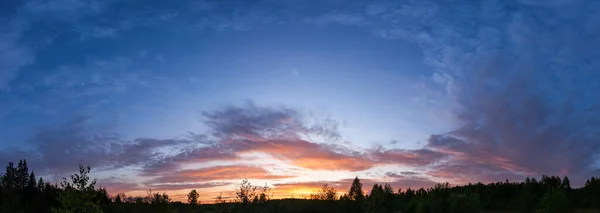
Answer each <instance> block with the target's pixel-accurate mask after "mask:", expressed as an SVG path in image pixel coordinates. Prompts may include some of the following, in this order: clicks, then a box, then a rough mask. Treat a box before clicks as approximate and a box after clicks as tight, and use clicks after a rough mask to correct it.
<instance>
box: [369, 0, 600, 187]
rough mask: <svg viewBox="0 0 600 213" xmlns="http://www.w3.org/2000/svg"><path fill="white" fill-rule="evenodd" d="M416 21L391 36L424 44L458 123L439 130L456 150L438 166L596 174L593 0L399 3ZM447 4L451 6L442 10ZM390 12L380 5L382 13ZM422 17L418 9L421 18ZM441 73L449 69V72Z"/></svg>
mask: <svg viewBox="0 0 600 213" xmlns="http://www.w3.org/2000/svg"><path fill="white" fill-rule="evenodd" d="M400 8H410V9H406V10H405V9H401V10H400V11H405V12H401V13H400V14H401V16H398V19H405V20H414V22H413V23H412V24H410V25H405V26H399V25H396V26H392V25H390V26H389V27H387V28H386V30H385V31H386V32H387V33H388V34H387V35H398V36H396V37H394V36H390V37H388V38H401V39H409V40H412V41H415V42H417V43H418V44H420V45H421V46H422V48H423V51H424V53H425V56H426V61H427V62H428V63H429V64H430V65H431V66H432V67H433V68H434V69H435V70H436V73H435V74H433V77H434V78H433V79H432V81H435V82H438V83H442V84H443V85H442V88H444V91H443V92H444V93H445V94H446V95H447V97H449V99H448V101H450V102H449V103H448V106H451V107H452V108H451V109H450V110H452V111H453V112H454V115H455V118H456V120H457V121H458V122H457V125H458V126H459V127H458V128H457V129H456V130H454V131H451V132H448V133H444V134H439V135H433V136H432V137H431V138H430V140H429V143H428V145H427V147H428V148H430V149H433V150H437V151H440V152H444V153H447V154H448V155H449V156H450V157H449V159H447V161H445V162H443V163H440V164H439V165H438V166H436V167H434V168H433V171H434V172H433V173H431V174H432V175H435V176H441V177H446V174H447V173H451V174H453V176H461V175H463V174H464V175H465V179H476V180H494V179H495V180H497V179H499V178H503V177H505V178H520V177H522V176H523V175H532V174H537V175H539V174H561V175H571V176H574V177H576V178H577V179H578V180H583V178H584V177H585V176H588V175H591V174H594V172H597V171H594V170H593V169H591V168H590V165H591V164H593V163H594V162H593V160H592V157H593V156H594V154H595V153H598V151H599V150H600V144H598V143H597V142H596V140H597V138H598V135H600V134H599V133H600V128H599V127H600V122H599V120H598V119H596V118H598V112H596V111H592V110H589V108H588V107H589V106H595V105H597V104H598V99H597V98H594V97H598V96H600V93H598V92H597V91H600V90H597V88H598V87H600V81H599V80H598V79H600V74H598V72H595V71H594V70H597V69H598V68H600V67H599V66H600V64H598V63H595V62H592V61H593V60H592V58H594V57H595V55H597V54H598V49H597V48H592V47H596V46H598V45H599V44H600V39H598V37H597V36H594V34H597V33H598V32H600V31H599V30H600V29H598V28H595V27H590V26H591V25H588V24H587V23H594V22H595V21H596V20H599V18H600V16H598V15H596V13H593V12H591V11H592V10H593V9H592V8H595V9H598V8H600V4H598V3H595V2H589V1H568V2H567V1H521V2H507V1H494V0H488V1H471V2H462V3H456V4H454V3H453V5H446V4H445V2H442V1H419V3H414V4H413V3H406V4H405V5H402V6H400ZM438 8H444V10H438ZM384 16H385V12H381V13H379V16H378V18H383V17H384ZM413 18H414V19H413ZM439 76H444V80H443V81H441V80H440V78H439Z"/></svg>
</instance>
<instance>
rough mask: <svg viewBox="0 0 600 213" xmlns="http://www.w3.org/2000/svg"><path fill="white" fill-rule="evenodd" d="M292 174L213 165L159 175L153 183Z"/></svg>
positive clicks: (272, 177)
mask: <svg viewBox="0 0 600 213" xmlns="http://www.w3.org/2000/svg"><path fill="white" fill-rule="evenodd" d="M290 177H293V176H286V175H273V174H271V173H270V172H268V171H267V170H265V169H264V168H261V167H254V166H246V165H233V166H215V167H208V168H202V169H194V170H183V171H179V172H174V173H171V174H169V175H164V176H161V177H159V178H157V179H154V180H153V181H152V182H153V183H182V182H206V181H215V180H217V181H226V180H242V179H244V178H248V179H262V180H273V179H283V178H290Z"/></svg>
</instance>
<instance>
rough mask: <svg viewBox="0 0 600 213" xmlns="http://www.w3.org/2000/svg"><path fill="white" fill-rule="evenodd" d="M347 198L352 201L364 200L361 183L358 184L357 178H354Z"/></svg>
mask: <svg viewBox="0 0 600 213" xmlns="http://www.w3.org/2000/svg"><path fill="white" fill-rule="evenodd" d="M348 198H350V200H354V201H363V200H364V199H365V195H364V192H363V190H362V183H360V179H358V177H356V178H354V181H352V186H350V191H348Z"/></svg>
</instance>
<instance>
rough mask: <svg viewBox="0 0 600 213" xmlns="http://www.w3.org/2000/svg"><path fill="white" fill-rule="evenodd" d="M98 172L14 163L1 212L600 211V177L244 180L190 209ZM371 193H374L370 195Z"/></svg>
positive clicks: (3, 182) (1, 189) (194, 200)
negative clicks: (278, 187) (107, 180)
mask: <svg viewBox="0 0 600 213" xmlns="http://www.w3.org/2000/svg"><path fill="white" fill-rule="evenodd" d="M89 173H90V168H89V167H83V166H81V165H80V166H79V172H78V173H76V174H73V175H71V177H70V178H69V179H67V178H64V179H63V180H62V182H60V183H59V184H50V183H46V182H44V180H43V179H42V178H39V179H36V177H35V174H34V172H33V171H29V169H28V167H27V162H26V161H25V160H21V161H19V163H18V164H17V165H16V166H15V165H14V164H13V163H12V162H10V163H8V165H7V166H6V170H5V172H4V173H3V174H2V176H1V177H0V195H1V196H0V213H4V212H6V213H29V212H35V213H46V212H48V213H97V212H111V213H112V212H114V213H121V212H122V213H125V212H127V213H137V212H139V213H152V212H157V213H158V212H161V213H162V212H165V213H167V212H168V213H171V212H173V213H187V212H190V213H191V212H215V213H226V212H258V213H268V212H273V213H275V212H285V213H296V212H297V213H300V212H331V213H336V212H340V213H342V212H344V213H386V212H402V213H475V212H515V213H521V212H522V213H530V212H536V213H552V212H556V213H571V212H577V211H585V212H600V211H599V210H600V178H595V177H593V178H591V179H589V180H587V181H586V183H585V185H584V186H583V187H581V188H577V189H573V188H571V185H570V181H569V179H568V178H567V177H564V178H560V177H557V176H542V177H541V179H540V180H537V179H535V178H527V179H526V180H525V181H524V182H509V181H508V180H507V181H505V182H497V183H490V184H483V183H477V184H468V185H464V186H450V185H449V184H448V183H445V184H437V185H436V186H434V187H431V188H427V189H425V188H420V189H410V188H408V189H406V190H402V189H397V190H395V189H393V188H392V187H391V186H390V185H389V184H385V183H384V184H375V185H374V186H372V187H371V188H370V189H366V190H365V189H363V185H362V184H361V182H360V179H358V177H357V178H355V179H354V181H353V182H352V185H351V187H350V189H348V191H347V192H345V193H340V192H338V191H337V189H335V188H334V187H332V186H331V185H329V184H324V185H323V187H322V188H321V190H320V191H318V192H315V193H314V194H312V195H310V196H309V197H308V198H307V199H279V200H272V199H271V196H270V194H271V193H270V190H271V189H270V188H269V187H268V186H266V185H265V186H262V187H257V186H253V185H252V184H251V183H250V182H249V181H248V180H244V181H242V183H241V184H240V187H239V189H238V190H236V198H235V199H234V200H229V201H228V200H224V199H222V197H221V196H218V197H217V198H216V199H215V202H214V203H213V204H202V205H201V204H200V203H199V201H198V200H199V198H200V196H202V195H200V194H199V193H198V192H197V191H196V190H192V191H190V193H189V194H188V200H187V203H182V202H172V201H171V199H170V197H169V196H168V195H167V194H166V193H156V192H152V191H151V190H148V193H147V195H146V196H138V197H131V196H126V195H125V194H116V195H109V194H108V193H107V191H106V190H105V189H103V188H96V180H93V179H91V178H90V176H89ZM365 192H367V193H365Z"/></svg>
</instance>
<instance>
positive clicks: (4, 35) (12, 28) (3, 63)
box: [0, 18, 35, 91]
mask: <svg viewBox="0 0 600 213" xmlns="http://www.w3.org/2000/svg"><path fill="white" fill-rule="evenodd" d="M0 25H2V26H3V27H2V29H0V91H1V90H5V89H6V88H7V87H8V85H9V83H10V82H11V81H12V80H13V79H15V78H16V77H17V76H18V72H19V71H20V70H21V68H23V67H25V66H27V65H30V64H32V63H33V62H34V61H35V55H34V54H33V50H32V48H30V47H28V46H27V45H25V44H23V43H22V41H21V37H22V34H23V31H25V30H27V28H28V27H29V23H28V22H27V21H26V20H23V19H19V18H17V19H3V18H0Z"/></svg>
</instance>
